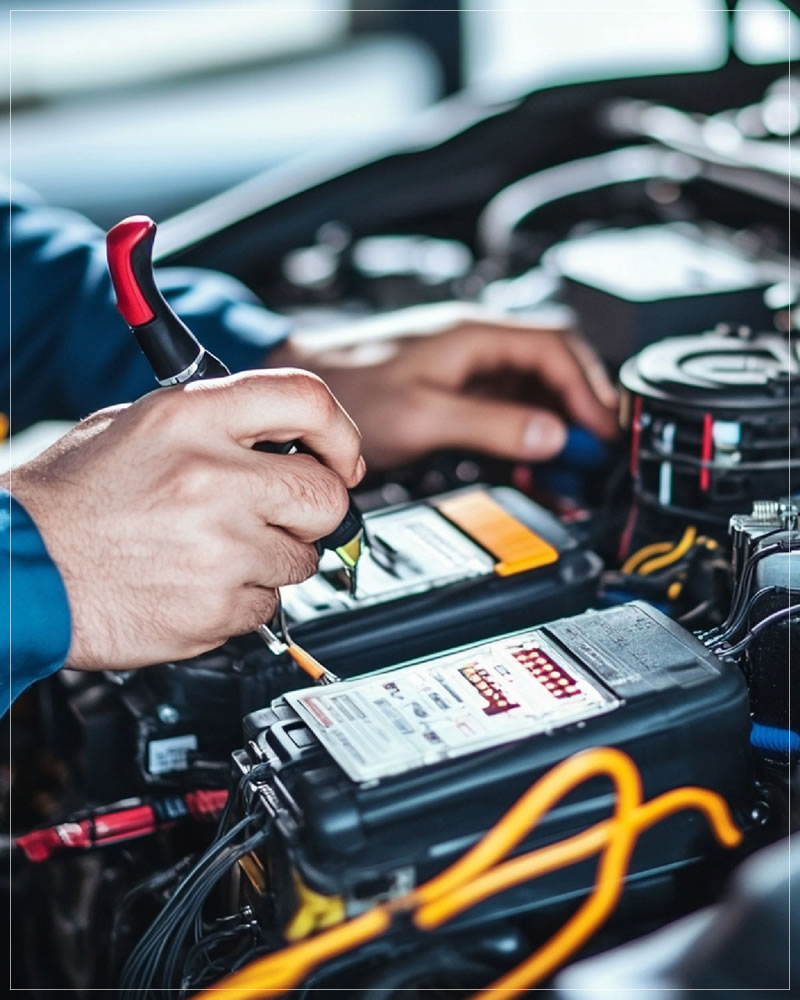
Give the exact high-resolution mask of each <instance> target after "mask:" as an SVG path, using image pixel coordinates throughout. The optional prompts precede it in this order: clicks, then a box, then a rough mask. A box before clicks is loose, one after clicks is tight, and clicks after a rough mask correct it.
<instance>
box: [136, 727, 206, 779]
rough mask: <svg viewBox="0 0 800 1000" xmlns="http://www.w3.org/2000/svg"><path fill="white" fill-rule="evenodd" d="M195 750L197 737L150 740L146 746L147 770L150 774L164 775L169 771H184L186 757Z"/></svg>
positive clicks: (190, 735) (191, 734)
mask: <svg viewBox="0 0 800 1000" xmlns="http://www.w3.org/2000/svg"><path fill="white" fill-rule="evenodd" d="M196 749H197V737H196V736H195V735H194V734H193V733H190V734H189V735H187V736H170V737H169V739H166V740H151V741H150V743H148V745H147V770H148V771H149V772H150V774H166V773H167V772H169V771H185V770H186V768H187V767H188V762H187V760H186V755H187V753H188V752H189V751H190V750H196Z"/></svg>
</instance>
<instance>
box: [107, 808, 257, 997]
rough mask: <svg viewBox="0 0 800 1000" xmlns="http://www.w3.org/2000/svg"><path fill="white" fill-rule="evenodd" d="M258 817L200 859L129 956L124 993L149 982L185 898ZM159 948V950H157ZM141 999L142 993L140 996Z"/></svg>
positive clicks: (249, 818)
mask: <svg viewBox="0 0 800 1000" xmlns="http://www.w3.org/2000/svg"><path fill="white" fill-rule="evenodd" d="M254 818H255V817H254V816H245V817H244V819H242V820H240V821H239V822H238V823H237V824H236V825H235V826H234V827H233V828H232V829H231V830H229V831H228V833H226V834H225V835H224V836H223V837H222V838H221V839H220V840H218V841H216V842H214V843H212V844H211V846H210V847H209V848H208V849H207V850H206V851H205V852H204V854H203V855H202V856H201V857H200V859H199V860H198V861H197V862H196V863H195V865H194V866H193V867H192V869H191V870H190V871H189V873H188V874H187V875H186V876H185V878H184V879H183V881H182V882H181V883H180V885H178V887H177V888H176V890H175V892H174V893H173V894H172V896H171V897H170V899H169V900H168V901H167V903H166V904H165V906H164V908H163V909H162V911H161V912H160V913H159V915H158V916H157V917H156V919H155V920H154V921H153V923H152V924H151V925H150V927H149V928H148V930H147V931H146V932H145V934H144V936H143V937H142V939H141V940H140V941H139V943H138V944H137V945H136V947H135V948H134V949H133V951H132V952H131V954H130V955H129V956H128V960H127V962H126V963H125V966H124V967H123V970H122V975H121V977H120V987H121V988H122V989H133V990H136V989H137V984H138V982H140V981H141V980H144V981H145V983H146V982H149V980H150V978H151V977H152V975H153V973H154V971H155V967H156V966H157V965H158V957H159V955H160V952H161V950H162V948H163V944H162V945H160V946H159V941H162V935H163V934H164V933H167V932H168V931H167V927H168V926H169V924H170V922H171V921H172V920H173V919H174V914H175V912H176V910H177V911H179V909H180V907H181V905H182V903H183V899H184V897H185V896H186V895H187V893H188V892H189V891H190V890H191V886H192V885H193V884H194V882H195V881H196V880H197V879H198V878H199V877H200V876H202V874H203V872H204V871H205V870H206V869H207V868H208V867H209V866H210V865H211V864H213V862H214V860H215V858H216V857H217V856H218V855H219V854H220V852H222V851H224V850H225V848H226V847H227V846H228V844H230V843H231V841H232V840H234V839H235V838H236V837H237V836H238V835H239V834H240V833H241V832H242V831H243V830H244V829H245V827H246V826H248V825H249V824H250V823H251V822H252V821H253V819H254ZM157 946H158V947H157ZM137 995H138V993H137Z"/></svg>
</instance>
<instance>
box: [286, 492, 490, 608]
mask: <svg viewBox="0 0 800 1000" xmlns="http://www.w3.org/2000/svg"><path fill="white" fill-rule="evenodd" d="M367 530H368V532H369V537H370V538H371V539H374V542H375V544H374V548H372V549H370V548H367V549H366V550H365V552H364V554H363V555H362V557H361V559H360V560H359V563H358V592H357V593H356V595H355V597H351V596H350V594H349V592H348V590H347V587H346V584H345V581H344V578H342V581H341V586H339V587H336V586H335V585H334V584H333V583H331V582H330V581H331V579H333V578H335V577H336V576H337V575H340V574H341V569H342V566H341V562H340V561H339V558H338V556H336V555H335V554H334V553H332V552H326V553H324V555H323V556H322V559H321V561H320V565H319V568H320V572H319V573H317V575H316V576H313V577H312V578H311V579H310V580H306V582H305V583H299V584H295V585H294V586H291V587H281V597H282V599H283V605H284V607H285V609H286V612H287V614H288V615H289V618H290V619H291V620H292V621H295V622H304V621H309V620H310V619H313V618H317V617H319V616H320V615H324V614H330V613H332V612H338V611H344V610H347V609H349V608H362V607H368V606H369V605H371V604H377V603H381V602H384V601H391V600H396V599H397V598H399V597H408V596H409V595H411V594H418V593H424V592H425V591H427V590H430V589H431V588H433V587H442V586H445V585H446V584H448V583H453V582H454V581H456V580H465V579H468V578H470V577H475V576H486V575H488V574H490V573H492V572H493V570H494V564H495V560H494V559H493V558H492V557H491V556H490V555H489V554H488V553H487V552H485V551H484V550H483V549H482V548H480V547H479V546H478V545H476V544H475V542H473V541H472V540H471V539H470V538H468V537H467V536H466V535H465V534H464V533H463V532H461V531H459V530H458V528H456V527H454V526H453V525H452V524H450V522H449V521H447V520H446V519H445V518H444V517H443V516H442V515H441V514H440V513H439V512H438V511H437V510H434V508H433V507H429V506H427V504H414V505H412V506H410V507H407V508H404V509H402V510H397V511H389V512H388V513H384V514H380V513H378V514H371V515H367ZM381 543H383V545H384V546H385V547H386V550H388V551H389V552H390V553H393V554H394V558H391V557H389V558H387V557H386V556H385V555H384V556H381Z"/></svg>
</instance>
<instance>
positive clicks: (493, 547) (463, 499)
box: [436, 490, 558, 576]
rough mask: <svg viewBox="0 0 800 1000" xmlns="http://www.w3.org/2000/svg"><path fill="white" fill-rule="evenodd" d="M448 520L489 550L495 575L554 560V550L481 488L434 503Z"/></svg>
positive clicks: (518, 571) (508, 574)
mask: <svg viewBox="0 0 800 1000" xmlns="http://www.w3.org/2000/svg"><path fill="white" fill-rule="evenodd" d="M436 507H437V509H438V510H439V512H440V513H441V514H443V515H444V516H445V517H446V518H447V519H448V521H452V522H453V524H455V525H456V526H457V527H459V528H461V530H462V531H464V532H466V533H467V534H468V535H469V536H470V537H471V538H474V539H475V541H476V542H477V543H478V544H479V545H482V546H483V547H484V548H485V549H487V550H488V551H489V552H491V553H492V555H493V556H494V557H495V558H496V559H497V560H498V562H497V563H496V564H495V567H494V571H495V573H497V574H498V576H513V575H514V574H515V573H524V572H525V571H526V570H529V569H536V568H537V567H539V566H547V565H549V564H550V563H554V562H557V561H558V551H557V550H556V549H555V548H553V546H552V545H551V544H550V543H549V542H546V541H545V540H544V539H543V538H542V537H541V536H540V535H537V534H536V533H535V532H534V531H531V529H530V528H529V527H527V526H526V525H524V524H523V523H522V521H518V520H517V519H516V518H515V517H514V516H513V514H510V513H509V512H508V511H507V510H506V509H505V508H504V507H501V506H500V504H499V503H497V501H496V500H494V499H493V498H492V497H491V496H489V494H488V493H486V492H485V491H484V490H473V491H471V492H469V493H461V494H459V495H458V496H454V497H447V498H446V499H444V500H440V501H439V502H438V503H437V504H436Z"/></svg>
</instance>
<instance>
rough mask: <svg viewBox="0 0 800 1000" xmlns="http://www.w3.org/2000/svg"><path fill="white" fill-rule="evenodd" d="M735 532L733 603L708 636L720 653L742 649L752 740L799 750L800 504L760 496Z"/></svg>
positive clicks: (777, 749) (781, 750)
mask: <svg viewBox="0 0 800 1000" xmlns="http://www.w3.org/2000/svg"><path fill="white" fill-rule="evenodd" d="M730 534H731V547H732V550H733V573H734V592H733V602H732V605H731V610H730V613H729V615H728V618H727V619H726V621H725V622H724V623H723V624H722V625H721V626H719V628H716V629H712V630H711V631H710V632H708V633H707V634H705V635H704V636H703V638H704V641H705V642H706V643H707V644H709V645H710V646H711V647H712V648H713V649H714V650H716V651H717V653H718V654H719V655H720V656H723V657H734V656H740V657H741V663H742V666H743V669H744V672H745V675H746V677H747V680H748V684H749V687H750V696H751V700H752V713H753V722H754V726H753V732H752V734H751V740H752V742H753V743H754V744H755V745H756V746H759V747H761V748H762V749H764V750H766V751H769V752H771V753H772V754H773V755H776V754H777V755H781V754H786V753H789V752H793V751H797V750H800V734H799V733H798V723H797V710H798V708H800V703H798V698H797V695H796V694H793V693H792V685H791V683H790V670H791V665H792V640H794V642H795V643H800V518H799V516H798V508H797V507H796V506H795V505H794V504H791V503H788V502H784V503H777V502H769V501H759V502H756V503H755V504H753V511H752V514H749V515H746V516H736V517H732V518H731V523H730ZM743 632H745V633H746V634H745V635H744V637H742V633H743ZM795 660H796V654H795ZM795 687H796V685H795Z"/></svg>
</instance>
